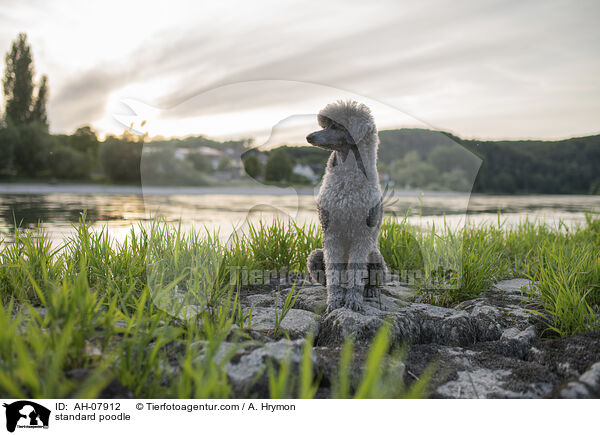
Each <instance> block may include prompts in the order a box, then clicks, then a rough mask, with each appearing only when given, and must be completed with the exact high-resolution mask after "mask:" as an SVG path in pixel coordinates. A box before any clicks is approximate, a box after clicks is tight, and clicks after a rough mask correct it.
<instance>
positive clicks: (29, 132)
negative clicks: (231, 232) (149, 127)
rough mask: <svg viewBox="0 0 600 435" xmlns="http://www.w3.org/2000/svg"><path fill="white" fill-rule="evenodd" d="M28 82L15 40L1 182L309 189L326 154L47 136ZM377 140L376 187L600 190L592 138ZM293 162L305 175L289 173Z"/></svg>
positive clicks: (411, 135)
mask: <svg viewBox="0 0 600 435" xmlns="http://www.w3.org/2000/svg"><path fill="white" fill-rule="evenodd" d="M34 76H35V71H34V67H33V58H32V53H31V47H30V46H29V44H28V42H27V36H26V35H25V34H19V35H18V37H17V39H16V40H15V41H14V42H13V43H12V46H11V48H10V50H9V51H8V52H7V53H6V57H5V72H4V77H3V80H2V84H3V91H4V101H5V110H4V113H3V115H2V117H1V119H0V179H13V180H14V179H20V178H27V179H32V178H42V179H46V180H48V179H60V180H87V179H92V180H94V181H104V180H107V181H111V182H115V183H136V184H138V183H140V182H141V181H142V179H143V181H144V183H146V184H152V183H155V184H171V185H178V184H179V185H199V184H207V183H210V182H212V181H216V182H221V181H227V180H230V179H235V178H240V176H241V174H242V172H243V170H245V173H247V174H248V175H250V176H252V177H254V178H257V179H260V180H264V181H265V182H276V183H281V182H291V183H307V182H313V183H314V182H316V180H317V179H318V177H319V175H320V173H321V172H322V168H324V166H325V162H326V160H327V157H328V155H329V153H328V152H327V151H325V150H322V149H319V148H316V147H312V146H304V147H289V146H282V147H279V148H276V149H273V150H270V151H264V152H262V151H258V150H250V151H249V147H250V145H251V143H252V141H251V140H249V139H247V140H239V141H226V142H218V141H214V140H211V139H208V138H206V137H203V136H191V137H187V138H183V139H178V138H170V139H163V138H160V139H156V138H155V139H153V140H152V141H148V138H147V137H146V136H140V135H134V134H131V133H128V132H125V133H123V135H121V136H119V137H117V136H107V137H106V139H105V140H104V141H103V142H100V141H99V140H98V138H97V135H96V133H95V132H94V131H93V130H92V129H91V128H90V127H89V126H83V127H80V128H78V129H77V130H76V131H75V133H73V134H71V135H63V134H61V135H52V134H50V133H49V132H48V118H47V114H46V102H47V100H48V94H49V88H48V79H47V77H46V76H45V75H42V76H41V77H40V79H39V81H38V82H37V83H36V82H35V81H34ZM379 137H380V146H379V160H378V165H379V172H380V175H381V178H382V180H381V181H382V183H385V184H390V185H393V186H395V187H396V188H401V189H403V188H409V189H424V190H452V191H467V192H469V191H474V192H481V193H508V194H510V193H523V194H527V193H559V194H560V193H564V194H566V193H579V194H600V171H599V170H598V168H600V136H588V137H580V138H573V139H566V140H560V141H531V140H528V141H476V140H464V139H461V138H459V137H456V136H453V135H451V134H447V133H444V132H439V131H432V130H425V129H400V130H387V131H381V132H380V133H379ZM240 157H241V160H240ZM299 163H301V164H303V165H304V170H308V171H309V174H308V176H309V178H307V177H306V176H304V175H302V170H300V171H296V172H299V173H296V172H295V171H294V169H295V167H296V165H297V164H299ZM307 166H310V168H309V169H307ZM300 169H302V168H300ZM310 171H312V172H310ZM304 173H305V174H306V172H304Z"/></svg>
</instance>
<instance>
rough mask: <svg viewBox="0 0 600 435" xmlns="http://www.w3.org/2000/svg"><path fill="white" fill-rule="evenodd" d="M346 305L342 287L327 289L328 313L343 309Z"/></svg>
mask: <svg viewBox="0 0 600 435" xmlns="http://www.w3.org/2000/svg"><path fill="white" fill-rule="evenodd" d="M343 304H344V289H343V288H341V287H332V288H328V289H327V307H326V310H325V311H326V312H327V313H331V312H332V311H333V310H337V309H338V308H341V307H342V306H343Z"/></svg>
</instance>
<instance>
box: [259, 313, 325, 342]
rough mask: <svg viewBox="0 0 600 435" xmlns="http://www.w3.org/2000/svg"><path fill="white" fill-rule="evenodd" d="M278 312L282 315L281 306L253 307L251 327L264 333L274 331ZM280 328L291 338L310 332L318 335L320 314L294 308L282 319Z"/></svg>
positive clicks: (303, 335)
mask: <svg viewBox="0 0 600 435" xmlns="http://www.w3.org/2000/svg"><path fill="white" fill-rule="evenodd" d="M276 314H279V315H281V309H280V308H265V307H255V308H253V310H252V324H251V325H250V329H252V330H254V331H258V332H260V333H263V334H264V333H272V332H274V331H275V317H276ZM280 328H281V329H282V330H283V331H285V332H287V333H288V335H289V337H290V338H301V337H305V336H306V335H308V334H309V333H312V334H313V335H317V334H318V332H319V316H317V315H316V314H314V313H311V312H310V311H306V310H300V309H297V308H292V309H291V310H289V311H288V312H287V314H286V315H285V317H284V318H283V320H282V321H281V325H280ZM283 331H282V332H283Z"/></svg>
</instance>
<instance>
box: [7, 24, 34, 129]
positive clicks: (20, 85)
mask: <svg viewBox="0 0 600 435" xmlns="http://www.w3.org/2000/svg"><path fill="white" fill-rule="evenodd" d="M4 60H5V63H6V67H5V70H4V80H3V81H2V84H3V86H4V99H5V103H6V105H5V107H6V113H5V117H6V121H7V122H9V123H14V124H24V123H26V122H28V121H29V120H30V118H31V108H32V107H31V106H32V99H33V88H34V86H33V59H32V57H31V47H30V46H29V44H28V43H27V35H26V34H25V33H19V36H17V39H16V40H15V41H13V43H12V46H11V48H10V50H9V51H8V52H7V53H6V56H5V58H4Z"/></svg>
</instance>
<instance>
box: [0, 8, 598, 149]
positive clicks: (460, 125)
mask: <svg viewBox="0 0 600 435" xmlns="http://www.w3.org/2000/svg"><path fill="white" fill-rule="evenodd" d="M20 4H21V3H18V4H17V3H15V4H14V5H13V7H12V8H13V9H12V12H11V17H12V20H13V21H14V23H19V25H21V24H23V23H28V21H27V19H26V17H27V14H28V13H30V12H31V11H30V9H31V8H29V9H28V8H27V7H25V6H23V7H22V8H23V9H20V6H19V5H20ZM56 4H58V5H62V3H61V2H60V1H57V3H56ZM180 6H181V7H180ZM186 7H189V5H186ZM136 8H139V7H138V6H135V5H134V6H131V5H128V6H127V10H126V11H125V12H124V15H125V17H124V18H123V17H121V16H119V17H113V18H112V19H107V17H108V15H101V14H103V13H104V12H103V9H97V8H93V7H91V6H85V5H79V6H78V7H77V8H76V9H75V10H74V11H71V9H69V8H67V7H66V6H65V5H63V6H61V7H58V6H57V7H54V8H50V7H46V10H45V13H46V14H47V15H48V19H47V20H42V22H39V23H38V21H39V20H38V21H36V22H35V23H34V22H32V21H30V22H29V24H28V25H25V26H24V27H25V28H26V29H25V30H27V28H28V27H29V29H30V30H31V31H32V32H33V33H34V35H37V36H36V38H38V40H39V39H40V38H42V37H43V38H45V39H42V40H43V41H46V39H47V42H44V47H45V48H44V51H43V53H42V54H43V56H38V55H37V54H36V62H37V59H38V58H40V57H41V58H42V59H41V61H42V63H43V62H46V64H49V65H52V71H51V75H50V84H51V97H50V103H49V115H50V120H51V123H52V128H53V130H55V131H62V130H69V129H73V128H74V127H76V126H77V125H80V124H83V123H89V122H92V121H97V120H98V119H100V118H103V117H106V116H107V115H108V114H107V110H109V109H107V107H108V106H109V105H110V103H111V101H112V100H118V99H120V98H136V99H140V100H143V101H145V102H147V103H149V104H154V105H157V106H159V107H161V108H163V109H168V110H167V111H166V112H165V116H168V117H171V118H178V117H194V116H202V115H205V114H215V113H226V112H236V111H237V112H240V111H244V110H250V109H260V108H269V107H277V106H285V105H286V104H291V105H294V104H295V103H296V102H297V100H304V101H311V100H314V99H318V97H319V95H311V94H306V93H305V89H303V88H302V87H297V86H294V85H292V84H288V85H286V86H284V87H282V88H281V92H278V93H274V92H268V91H267V92H265V90H264V89H263V88H262V87H261V86H258V85H257V86H254V87H252V86H247V87H237V88H235V89H234V88H231V89H230V90H229V91H225V90H222V91H221V92H218V93H214V94H213V95H214V96H213V98H212V99H211V98H210V95H211V93H210V92H208V93H207V91H210V90H211V89H215V88H219V87H221V86H223V85H226V84H232V83H236V82H245V81H252V80H268V79H271V80H286V81H302V82H310V83H316V84H322V85H326V86H329V87H335V88H339V89H341V90H346V91H351V92H354V93H356V94H361V95H365V96H368V97H371V98H374V99H377V100H381V101H383V102H386V103H389V104H393V105H395V106H397V107H400V108H402V109H403V110H405V111H406V112H409V113H413V114H415V115H416V116H417V117H420V118H423V119H425V120H426V121H427V122H429V123H431V124H434V125H438V126H440V127H442V128H445V129H449V130H454V131H456V132H457V133H459V134H460V133H461V131H469V132H475V134H480V135H484V136H497V137H502V136H519V135H525V136H528V135H529V134H528V133H527V125H526V124H525V123H514V119H513V118H512V117H511V116H510V112H511V111H512V110H513V109H514V108H518V111H519V113H522V116H524V117H525V118H529V119H531V120H532V122H533V124H532V126H533V129H534V130H535V131H539V130H543V129H542V127H543V124H544V123H545V124H546V125H547V127H548V130H547V131H553V133H552V134H556V125H560V126H561V131H563V132H564V134H565V135H566V134H572V133H574V132H576V131H578V130H579V131H589V130H590V129H591V128H592V123H591V121H589V119H590V116H588V113H589V112H588V111H589V110H592V111H593V113H594V114H596V115H598V114H599V113H598V110H599V107H598V103H595V102H596V101H599V100H600V98H599V97H600V85H599V84H598V81H597V73H598V70H599V69H600V61H599V57H598V55H597V54H596V52H597V47H598V44H600V30H599V29H598V26H596V23H595V16H597V12H599V10H600V4H598V3H597V2H593V1H589V2H588V1H584V2H581V3H578V4H577V6H574V5H567V4H565V3H563V2H560V1H543V2H542V1H533V2H520V1H516V0H515V1H509V2H506V1H493V2H476V1H456V2H452V4H448V3H447V2H445V1H440V0H435V1H425V2H418V3H407V4H399V3H397V2H380V3H369V4H366V3H365V4H361V5H353V6H352V7H348V6H347V4H346V3H344V2H341V1H340V2H331V3H329V2H328V3H327V4H322V3H317V2H311V1H309V2H302V3H285V4H283V3H278V2H269V3H268V4H266V3H262V2H260V4H254V3H253V4H252V5H250V4H247V3H241V2H231V1H225V2H224V3H223V4H221V3H219V4H216V3H215V4H212V5H210V7H202V8H200V7H198V9H197V10H189V11H187V10H186V9H185V8H184V7H183V6H182V5H178V4H177V2H176V1H174V2H173V4H172V6H171V7H169V8H165V9H161V10H153V9H152V8H149V7H146V6H144V7H143V8H141V12H140V13H141V16H139V17H137V16H135V14H136V13H137V12H136V11H137V9H136ZM257 11H260V12H257ZM59 13H60V14H59ZM82 14H88V15H86V16H83V15H82ZM128 14H130V15H132V16H131V17H128ZM59 15H60V16H59ZM17 18H18V19H17ZM61 20H68V23H69V25H76V26H79V27H77V28H76V33H75V34H76V35H77V38H76V39H75V40H73V33H71V34H67V32H65V31H64V29H61V28H60V27H61V26H60V24H59V23H61V22H62V21H61ZM86 20H87V22H86ZM102 20H106V23H102ZM5 21H7V18H6V17H4V16H2V15H0V27H2V26H1V25H2V24H5V23H4V22H5ZM48 22H53V23H55V24H54V25H53V26H54V27H48V26H49V25H48V24H47V23H48ZM66 22H67V21H65V23H66ZM14 23H13V24H14ZM44 23H46V24H44ZM5 28H6V29H13V28H14V29H16V24H14V25H12V27H11V26H7V27H5ZM42 30H43V32H42ZM102 30H104V32H102ZM8 31H9V30H5V32H8ZM36 32H37V33H36ZM94 32H97V34H94ZM2 35H4V33H2ZM3 38H4V36H3ZM71 44H72V46H71ZM87 45H89V46H90V49H89V50H83V49H82V47H86V46H87ZM34 49H35V47H34ZM47 57H48V59H49V60H48V59H47ZM201 94H202V95H203V97H202V105H199V104H196V103H195V101H197V98H195V97H196V96H199V95H201ZM550 107H551V108H552V110H549V109H548V108H550ZM561 107H568V108H569V112H568V113H563V114H562V115H561V119H560V122H555V121H557V119H556V116H558V115H556V114H557V113H559V112H560V108H561ZM540 113H544V114H545V115H544V116H543V117H540V115H539V114H540ZM486 116H487V118H486ZM470 120H471V121H472V122H473V123H475V122H477V125H471V126H469V121H470ZM483 120H484V121H485V122H483ZM478 125H479V126H481V127H478ZM484 125H485V129H484V127H483V126H484ZM465 126H468V128H466V127H465ZM188 133H193V132H188ZM196 133H197V132H196ZM181 134H185V132H181Z"/></svg>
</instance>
